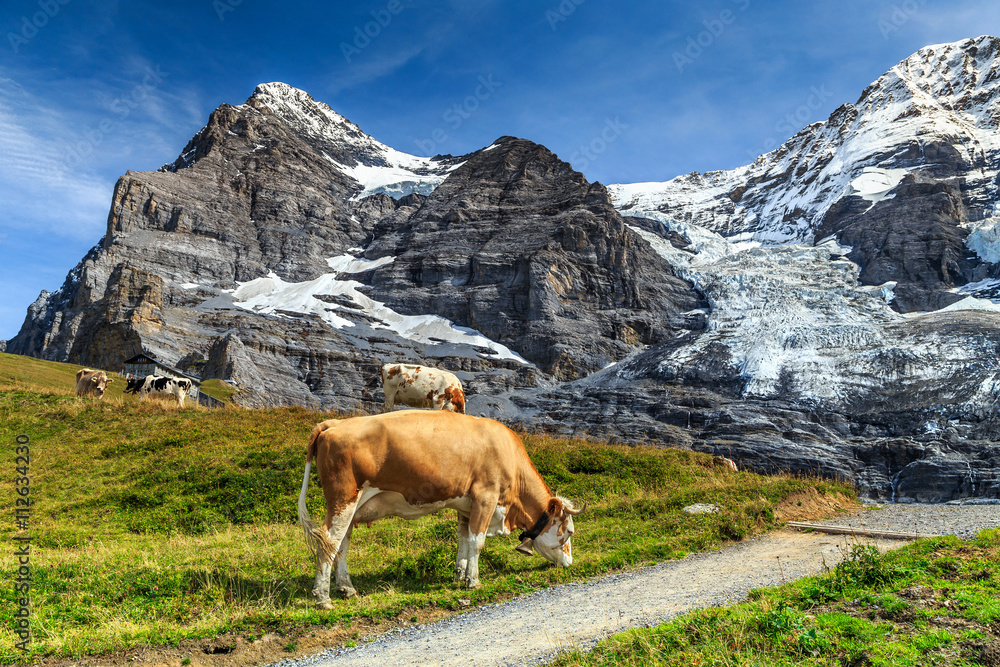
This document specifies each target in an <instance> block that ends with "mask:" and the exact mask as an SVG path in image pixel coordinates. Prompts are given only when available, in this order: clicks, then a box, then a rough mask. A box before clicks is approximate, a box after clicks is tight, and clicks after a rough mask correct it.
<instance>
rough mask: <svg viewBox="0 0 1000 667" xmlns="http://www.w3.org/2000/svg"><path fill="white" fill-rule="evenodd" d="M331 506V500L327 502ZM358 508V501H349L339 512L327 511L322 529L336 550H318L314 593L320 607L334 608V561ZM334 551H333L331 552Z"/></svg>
mask: <svg viewBox="0 0 1000 667" xmlns="http://www.w3.org/2000/svg"><path fill="white" fill-rule="evenodd" d="M327 505H328V506H329V502H328V503H327ZM357 508H358V502H357V500H355V501H354V502H353V503H348V504H347V506H346V507H345V508H344V509H343V510H342V511H341V512H340V513H339V514H330V512H329V511H327V515H326V521H325V522H324V523H323V527H322V528H321V530H325V531H326V537H327V540H326V544H328V545H336V552H333V549H330V548H327V549H323V548H319V549H317V550H316V581H315V583H314V584H313V595H315V596H316V606H317V607H319V608H320V609H332V608H333V604H332V603H331V602H330V573H331V570H332V569H333V564H334V561H335V560H337V558H338V557H339V556H340V545H341V544H342V543H344V541H345V538H346V537H347V536H348V534H349V532H350V530H351V522H352V521H353V520H354V512H355V510H357ZM331 552H333V553H331ZM346 570H347V562H346V561H345V562H344V571H345V572H346Z"/></svg>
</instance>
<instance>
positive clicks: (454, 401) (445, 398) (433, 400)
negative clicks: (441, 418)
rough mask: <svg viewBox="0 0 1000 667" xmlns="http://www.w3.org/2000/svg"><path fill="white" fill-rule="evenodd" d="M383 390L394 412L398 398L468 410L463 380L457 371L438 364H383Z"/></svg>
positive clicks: (415, 405)
mask: <svg viewBox="0 0 1000 667" xmlns="http://www.w3.org/2000/svg"><path fill="white" fill-rule="evenodd" d="M382 390H383V391H384V392H385V411H386V412H392V410H393V408H395V407H396V403H397V402H398V403H402V404H403V405H409V406H410V407H411V408H431V409H432V410H451V411H452V412H461V413H465V392H464V391H462V382H461V381H460V380H459V379H458V378H457V377H455V375H454V374H453V373H449V372H448V371H442V370H440V369H438V368H431V367H430V366H411V365H410V364H386V365H384V366H382Z"/></svg>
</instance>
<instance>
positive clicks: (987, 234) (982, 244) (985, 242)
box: [965, 218, 1000, 264]
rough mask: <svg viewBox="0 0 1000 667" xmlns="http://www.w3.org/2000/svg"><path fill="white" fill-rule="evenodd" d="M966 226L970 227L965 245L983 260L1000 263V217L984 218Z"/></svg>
mask: <svg viewBox="0 0 1000 667" xmlns="http://www.w3.org/2000/svg"><path fill="white" fill-rule="evenodd" d="M966 227H969V228H971V231H970V232H969V236H968V237H966V239H965V245H966V247H967V248H968V249H969V250H971V251H972V252H974V253H976V255H978V256H979V259H981V260H983V261H984V262H987V263H989V264H997V263H1000V218H986V219H985V220H980V221H978V222H975V223H971V224H969V225H966Z"/></svg>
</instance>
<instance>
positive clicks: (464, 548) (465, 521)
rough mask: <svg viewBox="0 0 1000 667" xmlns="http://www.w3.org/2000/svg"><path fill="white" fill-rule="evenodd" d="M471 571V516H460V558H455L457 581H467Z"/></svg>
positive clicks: (460, 514)
mask: <svg viewBox="0 0 1000 667" xmlns="http://www.w3.org/2000/svg"><path fill="white" fill-rule="evenodd" d="M468 569H469V516H468V515H467V514H462V513H461V512H459V514H458V556H456V557H455V581H465V575H466V572H467V570H468Z"/></svg>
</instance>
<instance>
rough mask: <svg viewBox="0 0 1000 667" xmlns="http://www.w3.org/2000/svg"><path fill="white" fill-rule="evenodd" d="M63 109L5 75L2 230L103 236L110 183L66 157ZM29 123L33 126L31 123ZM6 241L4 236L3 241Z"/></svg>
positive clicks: (0, 137) (0, 110)
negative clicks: (74, 165)
mask: <svg viewBox="0 0 1000 667" xmlns="http://www.w3.org/2000/svg"><path fill="white" fill-rule="evenodd" d="M61 127H62V126H61V124H60V114H59V113H58V112H57V111H55V110H53V109H51V108H47V107H45V106H43V105H42V104H40V103H39V102H38V101H37V100H34V99H33V98H32V97H31V96H30V95H29V94H28V93H27V92H25V90H24V89H23V88H22V87H21V86H19V85H18V84H17V83H16V82H15V81H13V80H12V79H9V78H7V79H0V154H2V155H3V156H4V159H3V160H2V161H0V198H2V199H3V201H4V202H5V204H6V211H5V215H4V219H3V220H0V232H2V233H3V234H4V235H5V236H8V235H9V234H10V232H11V231H13V230H22V231H23V230H33V231H35V232H43V233H54V234H58V235H60V236H71V237H77V238H79V237H88V236H94V235H95V233H96V234H97V235H98V236H99V234H100V230H101V229H102V228H103V224H104V217H105V214H106V213H107V208H108V205H109V202H110V194H111V187H110V184H109V183H108V182H106V181H103V180H101V179H100V178H97V177H95V176H93V175H91V174H88V173H86V172H83V171H74V170H72V169H70V168H69V167H68V166H67V164H66V162H65V159H64V158H65V148H64V146H65V145H66V139H65V134H64V133H63V132H62V131H61ZM29 128H30V129H29ZM0 243H2V241H0Z"/></svg>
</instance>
